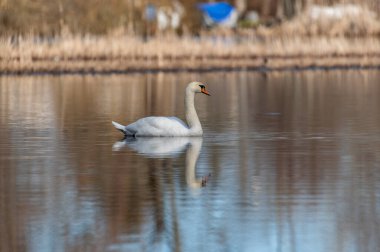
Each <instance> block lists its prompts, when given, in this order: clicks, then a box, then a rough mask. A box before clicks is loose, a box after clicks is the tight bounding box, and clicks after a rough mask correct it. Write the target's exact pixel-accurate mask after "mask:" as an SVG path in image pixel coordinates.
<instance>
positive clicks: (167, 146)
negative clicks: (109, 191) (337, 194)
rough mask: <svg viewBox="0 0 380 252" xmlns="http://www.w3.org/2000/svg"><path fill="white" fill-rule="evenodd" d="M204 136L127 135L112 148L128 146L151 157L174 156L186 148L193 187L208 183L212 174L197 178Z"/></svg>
mask: <svg viewBox="0 0 380 252" xmlns="http://www.w3.org/2000/svg"><path fill="white" fill-rule="evenodd" d="M202 142H203V139H202V137H152V138H150V137H140V138H134V137H127V138H125V139H123V140H121V141H118V142H116V143H114V145H113V146H112V150H114V151H119V150H122V149H124V148H125V147H128V148H130V149H132V150H134V151H136V152H137V153H138V154H140V155H143V156H146V157H150V158H162V157H164V158H166V157H169V158H174V157H177V156H179V155H180V154H181V153H182V152H183V151H184V150H186V183H187V185H188V186H189V187H191V188H199V187H203V186H205V185H206V183H207V181H208V178H209V176H210V175H207V176H204V177H201V178H196V175H195V167H196V164H197V161H198V157H199V154H200V151H201V148H202Z"/></svg>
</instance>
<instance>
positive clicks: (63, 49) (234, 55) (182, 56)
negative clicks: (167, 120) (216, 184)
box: [0, 36, 380, 73]
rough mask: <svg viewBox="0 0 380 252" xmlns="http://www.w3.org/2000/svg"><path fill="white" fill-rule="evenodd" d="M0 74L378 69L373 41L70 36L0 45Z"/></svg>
mask: <svg viewBox="0 0 380 252" xmlns="http://www.w3.org/2000/svg"><path fill="white" fill-rule="evenodd" d="M0 55H1V56H0V72H2V73H33V72H50V73H58V72H112V71H142V70H202V69H244V68H248V69H252V68H269V69H283V68H304V67H318V66H322V67H323V66H327V67H336V66H338V67H339V66H340V67H342V66H356V67H360V66H361V67H368V66H380V43H379V40H378V39H377V38H359V39H349V40H348V39H345V38H305V37H303V38H301V37H286V38H284V37H282V38H268V39H263V40H258V39H256V40H253V39H246V40H244V41H240V42H236V41H234V40H232V38H230V39H229V38H223V39H222V38H219V39H212V38H210V37H202V38H199V39H194V38H178V37H161V38H156V39H151V40H149V41H147V42H144V41H142V40H141V39H139V38H136V37H130V36H118V37H113V36H112V37H94V36H86V37H80V36H71V37H68V38H65V39H54V40H52V41H38V42H36V41H35V40H34V39H33V37H30V38H19V39H18V40H17V43H15V42H12V41H11V39H6V40H5V39H3V40H1V41H0Z"/></svg>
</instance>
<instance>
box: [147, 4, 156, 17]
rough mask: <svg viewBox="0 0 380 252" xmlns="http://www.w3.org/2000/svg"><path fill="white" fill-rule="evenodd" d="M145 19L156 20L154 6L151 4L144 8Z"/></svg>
mask: <svg viewBox="0 0 380 252" xmlns="http://www.w3.org/2000/svg"><path fill="white" fill-rule="evenodd" d="M145 19H146V20H148V21H154V20H155V19H156V6H154V5H153V4H151V3H149V4H148V5H147V6H146V8H145Z"/></svg>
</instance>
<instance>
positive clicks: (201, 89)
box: [187, 81, 210, 95]
mask: <svg viewBox="0 0 380 252" xmlns="http://www.w3.org/2000/svg"><path fill="white" fill-rule="evenodd" d="M187 90H191V91H192V92H194V93H203V94H205V95H210V93H209V92H208V91H207V90H206V85H205V84H203V83H202V82H198V81H193V82H191V83H190V84H189V85H188V86H187Z"/></svg>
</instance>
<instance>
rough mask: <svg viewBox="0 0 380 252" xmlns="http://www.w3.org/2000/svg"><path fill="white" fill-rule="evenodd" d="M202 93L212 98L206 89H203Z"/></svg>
mask: <svg viewBox="0 0 380 252" xmlns="http://www.w3.org/2000/svg"><path fill="white" fill-rule="evenodd" d="M201 92H202V93H204V94H205V95H208V96H211V95H210V93H209V92H207V90H206V89H205V88H202V89H201Z"/></svg>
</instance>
